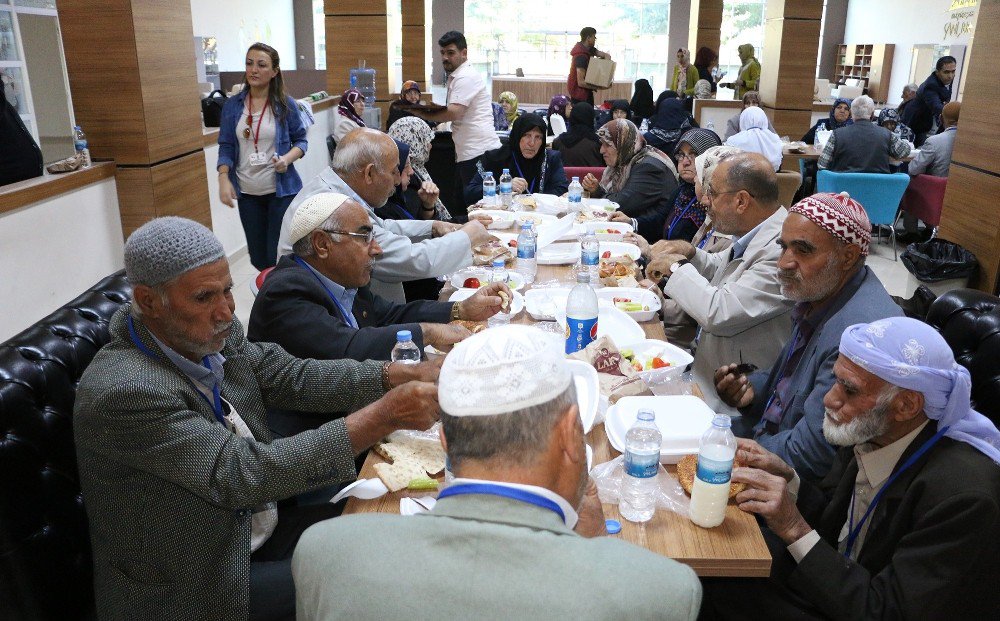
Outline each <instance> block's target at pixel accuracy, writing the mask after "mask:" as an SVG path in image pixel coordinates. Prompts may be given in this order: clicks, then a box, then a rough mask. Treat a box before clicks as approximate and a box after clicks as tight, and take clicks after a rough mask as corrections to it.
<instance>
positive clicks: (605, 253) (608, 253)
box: [601, 250, 611, 259]
mask: <svg viewBox="0 0 1000 621" xmlns="http://www.w3.org/2000/svg"><path fill="white" fill-rule="evenodd" d="M601 258H602V259H610V258H611V251H610V250H605V251H604V254H602V255H601Z"/></svg>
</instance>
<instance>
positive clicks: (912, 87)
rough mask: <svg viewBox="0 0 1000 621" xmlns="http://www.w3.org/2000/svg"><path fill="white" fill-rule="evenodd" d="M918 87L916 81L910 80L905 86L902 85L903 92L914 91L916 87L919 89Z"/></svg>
mask: <svg viewBox="0 0 1000 621" xmlns="http://www.w3.org/2000/svg"><path fill="white" fill-rule="evenodd" d="M919 88H920V87H919V86H917V83H916V82H910V83H909V84H907V85H906V86H904V87H903V92H904V93H916V92H917V89H919Z"/></svg>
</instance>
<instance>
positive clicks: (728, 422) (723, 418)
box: [712, 414, 733, 429]
mask: <svg viewBox="0 0 1000 621" xmlns="http://www.w3.org/2000/svg"><path fill="white" fill-rule="evenodd" d="M732 425H733V421H732V419H731V418H729V415H728V414H716V415H715V417H714V418H712V426H713V427H722V428H723V429H728V428H729V427H732Z"/></svg>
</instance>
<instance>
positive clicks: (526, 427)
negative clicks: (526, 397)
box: [441, 382, 577, 468]
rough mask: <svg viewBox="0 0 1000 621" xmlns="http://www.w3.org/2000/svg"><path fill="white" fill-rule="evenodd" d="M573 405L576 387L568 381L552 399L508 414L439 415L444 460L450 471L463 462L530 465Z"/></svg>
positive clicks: (536, 458) (536, 459)
mask: <svg viewBox="0 0 1000 621" xmlns="http://www.w3.org/2000/svg"><path fill="white" fill-rule="evenodd" d="M576 402H577V401H576V386H575V385H574V384H573V383H572V382H570V384H569V387H568V388H566V390H565V391H563V392H562V394H560V395H558V396H557V397H555V398H553V399H552V400H550V401H547V402H545V403H540V404H538V405H533V406H530V407H526V408H523V409H520V410H515V411H513V412H510V413H508V414H495V415H492V416H450V415H448V414H446V413H444V412H441V425H442V427H443V428H444V437H445V439H446V440H447V441H448V460H449V461H450V462H451V464H452V467H453V468H454V467H456V466H459V467H460V466H461V464H462V463H463V462H464V461H465V460H467V459H468V460H473V461H489V460H494V459H495V460H499V461H502V462H504V463H507V464H510V465H516V466H521V467H530V466H533V465H535V464H536V462H537V461H538V458H539V457H540V456H541V454H542V452H544V451H545V448H546V447H547V446H548V444H549V441H550V439H551V438H552V430H553V429H554V428H555V426H556V423H557V422H558V421H559V417H560V416H562V415H563V414H564V413H565V412H566V409H567V408H569V407H570V406H572V405H576Z"/></svg>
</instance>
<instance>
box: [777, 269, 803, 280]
mask: <svg viewBox="0 0 1000 621" xmlns="http://www.w3.org/2000/svg"><path fill="white" fill-rule="evenodd" d="M778 279H779V280H791V281H794V282H802V275H801V274H799V273H798V272H797V271H795V270H783V269H781V268H778Z"/></svg>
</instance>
